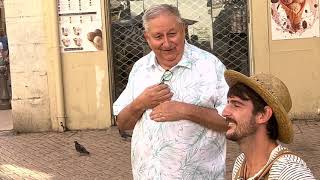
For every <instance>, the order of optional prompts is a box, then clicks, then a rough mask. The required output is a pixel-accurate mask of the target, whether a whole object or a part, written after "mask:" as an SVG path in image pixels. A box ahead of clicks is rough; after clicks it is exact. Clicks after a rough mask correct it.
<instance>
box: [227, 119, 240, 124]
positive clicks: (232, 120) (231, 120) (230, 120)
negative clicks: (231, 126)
mask: <svg viewBox="0 0 320 180" xmlns="http://www.w3.org/2000/svg"><path fill="white" fill-rule="evenodd" d="M226 121H227V122H232V123H235V124H237V122H236V121H235V120H234V119H232V118H226Z"/></svg>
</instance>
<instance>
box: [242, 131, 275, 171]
mask: <svg viewBox="0 0 320 180" xmlns="http://www.w3.org/2000/svg"><path fill="white" fill-rule="evenodd" d="M238 143H239V145H240V149H241V151H242V152H243V153H244V154H245V157H246V166H247V177H252V176H254V175H255V174H256V173H258V172H259V171H260V170H261V169H262V168H263V166H264V165H265V164H266V163H267V162H268V160H269V157H270V154H271V152H272V150H273V149H274V148H275V147H277V145H278V144H277V143H276V141H274V140H270V139H269V138H268V137H267V136H263V137H261V136H258V135H257V134H255V135H254V136H250V137H246V138H245V139H242V140H241V142H238Z"/></svg>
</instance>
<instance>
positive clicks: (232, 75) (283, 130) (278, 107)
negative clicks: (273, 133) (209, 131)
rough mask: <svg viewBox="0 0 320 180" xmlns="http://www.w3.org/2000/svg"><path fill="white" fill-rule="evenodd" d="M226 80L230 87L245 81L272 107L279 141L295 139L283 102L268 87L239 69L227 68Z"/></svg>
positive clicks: (288, 141) (289, 141)
mask: <svg viewBox="0 0 320 180" xmlns="http://www.w3.org/2000/svg"><path fill="white" fill-rule="evenodd" d="M224 77H225V80H226V82H227V84H228V85H229V87H232V86H233V85H235V84H236V83H243V84H245V85H247V86H248V87H250V88H251V89H253V90H254V91H255V92H256V93H257V94H259V95H260V96H261V97H262V99H263V100H264V101H265V102H266V103H267V104H268V105H269V106H270V107H271V108H272V110H273V112H274V114H275V117H276V120H277V123H278V133H279V137H278V139H279V141H281V142H283V143H286V144H289V143H291V142H292V141H293V128H292V123H291V121H290V120H289V118H288V114H287V112H286V110H285V109H284V107H283V106H282V104H281V103H280V102H279V101H278V100H277V98H276V97H274V96H273V95H272V94H271V93H270V92H269V91H268V90H267V89H265V88H264V87H263V86H262V85H261V84H260V83H259V82H258V81H257V80H255V79H253V78H250V77H248V76H246V75H243V74H241V73H239V72H237V71H233V70H227V71H225V73H224Z"/></svg>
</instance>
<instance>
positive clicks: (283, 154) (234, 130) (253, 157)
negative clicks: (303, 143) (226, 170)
mask: <svg viewBox="0 0 320 180" xmlns="http://www.w3.org/2000/svg"><path fill="white" fill-rule="evenodd" d="M225 78H226V81H227V83H228V84H229V86H230V89H229V92H228V104H227V106H226V107H225V109H224V110H223V113H222V114H223V116H224V117H226V120H227V122H228V130H227V132H226V137H227V139H230V140H232V141H236V142H237V143H238V144H239V146H240V149H241V151H242V152H243V153H242V154H241V155H239V156H238V158H237V160H236V162H235V164H234V167H233V173H232V179H234V180H237V179H243V180H245V179H250V180H255V179H282V180H294V179H297V180H298V179H299V180H300V179H303V180H307V179H308V180H309V179H314V177H313V175H312V173H311V171H310V169H309V168H308V167H307V165H306V163H305V162H304V161H303V160H302V159H301V158H300V157H299V156H297V155H296V154H294V153H293V152H291V151H289V150H288V149H287V148H285V147H283V146H282V145H280V144H278V143H277V140H279V141H281V142H283V143H290V142H292V140H293V129H292V124H291V121H290V120H289V118H288V115H287V114H288V112H289V111H290V109H291V105H292V103H291V98H290V94H289V91H288V89H287V87H286V86H285V84H284V83H283V82H282V81H281V80H280V79H278V78H276V77H275V76H273V75H271V74H263V73H261V74H257V75H254V76H251V77H247V76H245V75H243V74H241V73H239V72H236V71H232V70H228V71H225Z"/></svg>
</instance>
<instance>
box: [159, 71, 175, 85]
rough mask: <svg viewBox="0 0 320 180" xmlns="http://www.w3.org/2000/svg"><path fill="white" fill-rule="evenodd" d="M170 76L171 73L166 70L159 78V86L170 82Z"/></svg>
mask: <svg viewBox="0 0 320 180" xmlns="http://www.w3.org/2000/svg"><path fill="white" fill-rule="evenodd" d="M172 75H173V73H172V72H171V71H170V70H166V71H165V72H164V73H163V75H162V77H161V82H160V84H163V83H165V82H166V81H170V80H171V78H172Z"/></svg>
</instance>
